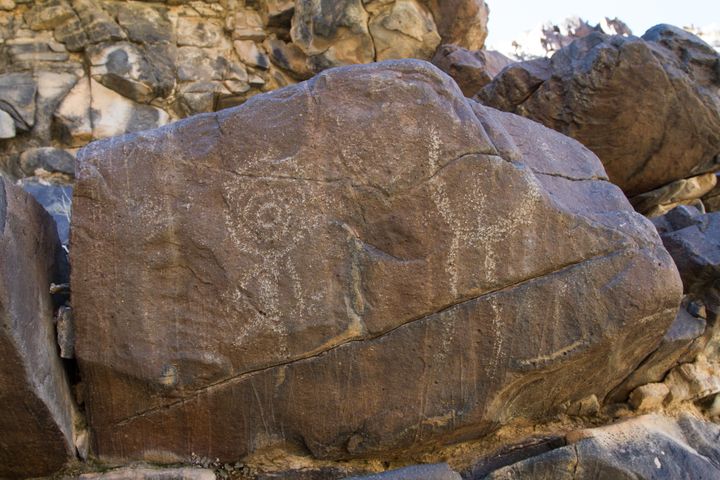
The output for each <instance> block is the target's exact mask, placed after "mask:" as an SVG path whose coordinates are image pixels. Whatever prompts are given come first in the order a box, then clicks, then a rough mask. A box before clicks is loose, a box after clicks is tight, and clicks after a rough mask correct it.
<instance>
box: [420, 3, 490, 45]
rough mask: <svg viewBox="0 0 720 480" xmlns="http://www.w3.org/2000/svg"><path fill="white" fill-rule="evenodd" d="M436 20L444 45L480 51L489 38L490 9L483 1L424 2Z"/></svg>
mask: <svg viewBox="0 0 720 480" xmlns="http://www.w3.org/2000/svg"><path fill="white" fill-rule="evenodd" d="M423 2H424V3H426V4H427V5H428V6H429V8H430V10H431V12H432V14H433V17H434V18H435V23H436V24H437V27H438V32H439V33H440V36H441V37H442V43H447V44H452V45H457V46H459V47H462V48H466V49H468V50H480V49H481V48H483V46H484V45H485V39H486V38H487V34H488V31H487V23H488V15H489V9H488V6H487V5H486V4H485V2H484V1H483V0H423Z"/></svg>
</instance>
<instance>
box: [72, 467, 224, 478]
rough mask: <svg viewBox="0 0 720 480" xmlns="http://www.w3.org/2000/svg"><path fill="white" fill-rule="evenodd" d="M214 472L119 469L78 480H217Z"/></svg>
mask: <svg viewBox="0 0 720 480" xmlns="http://www.w3.org/2000/svg"><path fill="white" fill-rule="evenodd" d="M215 478H216V476H215V474H214V473H213V471H212V470H208V469H203V468H167V469H153V468H142V467H141V468H119V469H117V470H110V471H109V472H104V473H86V474H83V475H80V477H79V478H78V480H215Z"/></svg>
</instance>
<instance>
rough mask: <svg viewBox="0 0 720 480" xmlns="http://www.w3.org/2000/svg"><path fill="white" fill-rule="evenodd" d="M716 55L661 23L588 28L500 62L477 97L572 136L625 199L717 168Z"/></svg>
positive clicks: (719, 110) (719, 124) (718, 105)
mask: <svg viewBox="0 0 720 480" xmlns="http://www.w3.org/2000/svg"><path fill="white" fill-rule="evenodd" d="M718 62H720V54H719V53H718V52H716V51H715V50H714V49H712V47H710V46H709V45H707V44H706V43H704V42H703V41H702V40H700V39H699V38H697V37H695V36H693V35H691V34H689V33H687V32H684V31H683V30H680V29H677V28H675V27H671V26H668V25H659V26H657V27H654V28H652V29H651V30H649V31H648V32H647V33H646V34H645V35H644V36H643V39H639V38H636V37H623V36H607V35H603V34H601V33H592V34H590V35H588V36H586V37H584V38H581V39H579V40H576V41H575V42H573V43H572V44H571V45H569V46H568V47H566V48H563V49H562V50H560V51H559V52H557V53H556V54H555V55H554V56H553V57H552V59H551V60H546V59H542V60H537V61H531V62H523V63H519V64H516V66H513V67H511V68H508V69H506V70H505V71H503V73H502V74H501V75H499V76H497V77H496V78H495V79H494V80H493V82H492V83H491V84H490V85H488V86H486V87H485V88H484V89H483V90H482V91H481V92H480V94H479V95H478V98H479V99H480V100H481V101H482V102H484V103H485V104H487V105H489V106H493V107H496V108H500V109H502V110H506V111H510V112H514V113H518V114H520V115H523V116H525V117H527V118H530V119H533V120H535V121H538V122H540V123H542V124H544V125H546V126H548V127H550V128H553V129H555V130H557V131H560V132H562V133H565V134H567V135H569V136H571V137H573V138H575V139H577V140H579V141H580V142H582V143H583V144H584V145H585V146H587V147H588V148H590V149H591V150H592V151H593V152H594V153H596V154H597V155H598V157H600V160H601V161H602V162H603V165H604V166H605V169H606V170H607V172H608V175H609V176H610V179H611V180H612V181H613V183H616V184H617V185H618V186H620V187H621V188H622V189H623V190H624V191H625V192H626V193H627V194H628V195H629V196H635V195H639V194H641V193H644V192H648V191H650V190H654V189H656V188H659V187H661V186H663V185H667V184H668V183H670V182H673V181H675V180H679V179H683V178H688V177H691V176H695V175H699V174H701V173H705V172H711V171H715V170H717V169H718V168H720V163H719V162H718V160H720V157H718V152H719V151H720V96H719V94H718V89H717V83H716V81H717V80H715V79H716V78H717V65H718ZM539 72H542V74H541V75H538V73H539Z"/></svg>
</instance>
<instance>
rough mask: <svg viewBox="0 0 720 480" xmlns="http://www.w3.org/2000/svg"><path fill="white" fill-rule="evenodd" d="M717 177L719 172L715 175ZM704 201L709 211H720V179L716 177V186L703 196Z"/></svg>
mask: <svg viewBox="0 0 720 480" xmlns="http://www.w3.org/2000/svg"><path fill="white" fill-rule="evenodd" d="M715 176H716V177H717V174H716V175H715ZM702 203H703V205H705V209H706V210H707V211H708V212H717V211H720V180H718V179H717V178H716V180H715V188H713V189H712V190H710V191H709V192H708V193H707V194H706V195H705V196H704V197H703V198H702Z"/></svg>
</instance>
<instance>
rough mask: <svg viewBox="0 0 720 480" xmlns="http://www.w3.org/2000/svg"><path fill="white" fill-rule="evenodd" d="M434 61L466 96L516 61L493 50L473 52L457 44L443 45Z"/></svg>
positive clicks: (471, 94)
mask: <svg viewBox="0 0 720 480" xmlns="http://www.w3.org/2000/svg"><path fill="white" fill-rule="evenodd" d="M432 63H433V64H434V65H435V66H436V67H438V68H439V69H440V70H442V71H443V72H445V73H447V74H448V75H450V76H451V77H452V78H453V80H455V82H456V83H457V84H458V86H459V87H460V90H462V92H463V94H465V96H466V97H472V96H474V95H476V94H477V93H478V92H479V91H480V90H481V89H482V88H483V87H484V86H485V85H487V84H488V83H490V82H491V81H492V79H493V78H495V76H497V74H498V73H500V71H502V69H503V68H505V67H506V66H507V65H510V64H511V63H514V62H513V60H510V59H509V58H507V57H506V56H505V55H503V54H502V53H500V52H495V51H492V50H476V51H474V52H471V51H470V50H466V49H464V48H462V47H458V46H457V45H443V46H441V47H440V48H438V50H437V52H435V56H434V57H433V59H432Z"/></svg>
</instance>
